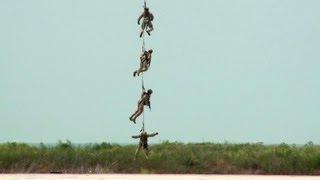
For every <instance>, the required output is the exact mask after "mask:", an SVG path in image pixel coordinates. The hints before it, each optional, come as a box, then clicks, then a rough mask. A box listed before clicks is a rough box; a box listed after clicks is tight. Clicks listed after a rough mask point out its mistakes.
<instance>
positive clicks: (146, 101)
mask: <svg viewBox="0 0 320 180" xmlns="http://www.w3.org/2000/svg"><path fill="white" fill-rule="evenodd" d="M152 92H153V91H152V90H151V89H148V91H145V89H144V87H143V86H142V93H141V98H140V99H139V101H138V109H137V110H136V111H135V112H134V113H133V114H132V115H131V116H130V118H129V119H130V121H133V122H134V123H136V119H137V117H139V116H140V115H141V114H142V113H143V109H144V106H148V107H149V109H150V110H151V103H150V97H151V94H152Z"/></svg>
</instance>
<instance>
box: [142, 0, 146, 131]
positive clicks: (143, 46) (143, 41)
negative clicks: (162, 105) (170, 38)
mask: <svg viewBox="0 0 320 180" xmlns="http://www.w3.org/2000/svg"><path fill="white" fill-rule="evenodd" d="M146 7H147V2H146V0H144V6H143V8H146ZM143 23H144V22H143ZM146 28H147V26H146V24H144V28H143V31H142V53H144V51H145V50H146V48H145V46H146V41H145V30H146ZM141 84H142V88H143V89H144V81H143V72H142V74H141ZM144 119H145V115H144V110H143V112H142V129H141V131H144V129H145V125H144Z"/></svg>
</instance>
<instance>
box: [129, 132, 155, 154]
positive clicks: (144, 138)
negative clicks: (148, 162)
mask: <svg viewBox="0 0 320 180" xmlns="http://www.w3.org/2000/svg"><path fill="white" fill-rule="evenodd" d="M158 134H159V133H158V132H156V133H151V134H148V133H147V132H145V131H142V132H141V134H140V135H137V136H132V138H134V139H138V138H140V141H139V146H138V148H137V150H136V153H135V154H134V160H136V158H137V155H138V153H139V151H140V150H141V148H142V149H143V150H144V152H145V156H146V158H147V159H148V154H149V149H148V138H149V137H154V136H156V135H158Z"/></svg>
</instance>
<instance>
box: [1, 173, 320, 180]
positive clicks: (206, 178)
mask: <svg viewBox="0 0 320 180" xmlns="http://www.w3.org/2000/svg"><path fill="white" fill-rule="evenodd" d="M0 179H1V180H2V179H4V180H20V179H28V180H51V179H52V180H53V179H55V180H56V179H67V180H73V179H81V180H84V179H88V180H104V179H106V180H150V179H152V180H163V179H165V180H221V179H223V180H271V179H272V180H316V179H317V180H319V179H320V176H272V175H270V176H261V175H138V174H1V175H0Z"/></svg>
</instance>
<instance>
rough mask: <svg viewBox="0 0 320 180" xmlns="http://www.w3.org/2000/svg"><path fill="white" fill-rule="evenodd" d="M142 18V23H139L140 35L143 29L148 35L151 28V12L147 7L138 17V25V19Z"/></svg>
mask: <svg viewBox="0 0 320 180" xmlns="http://www.w3.org/2000/svg"><path fill="white" fill-rule="evenodd" d="M142 18H143V21H142V24H141V32H140V37H142V34H143V31H144V29H146V32H147V33H148V35H149V36H150V32H151V31H152V30H153V25H152V22H151V21H153V14H152V13H151V12H150V11H149V8H147V7H145V8H144V11H143V12H142V14H141V15H140V16H139V18H138V25H140V20H141V19H142Z"/></svg>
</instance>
